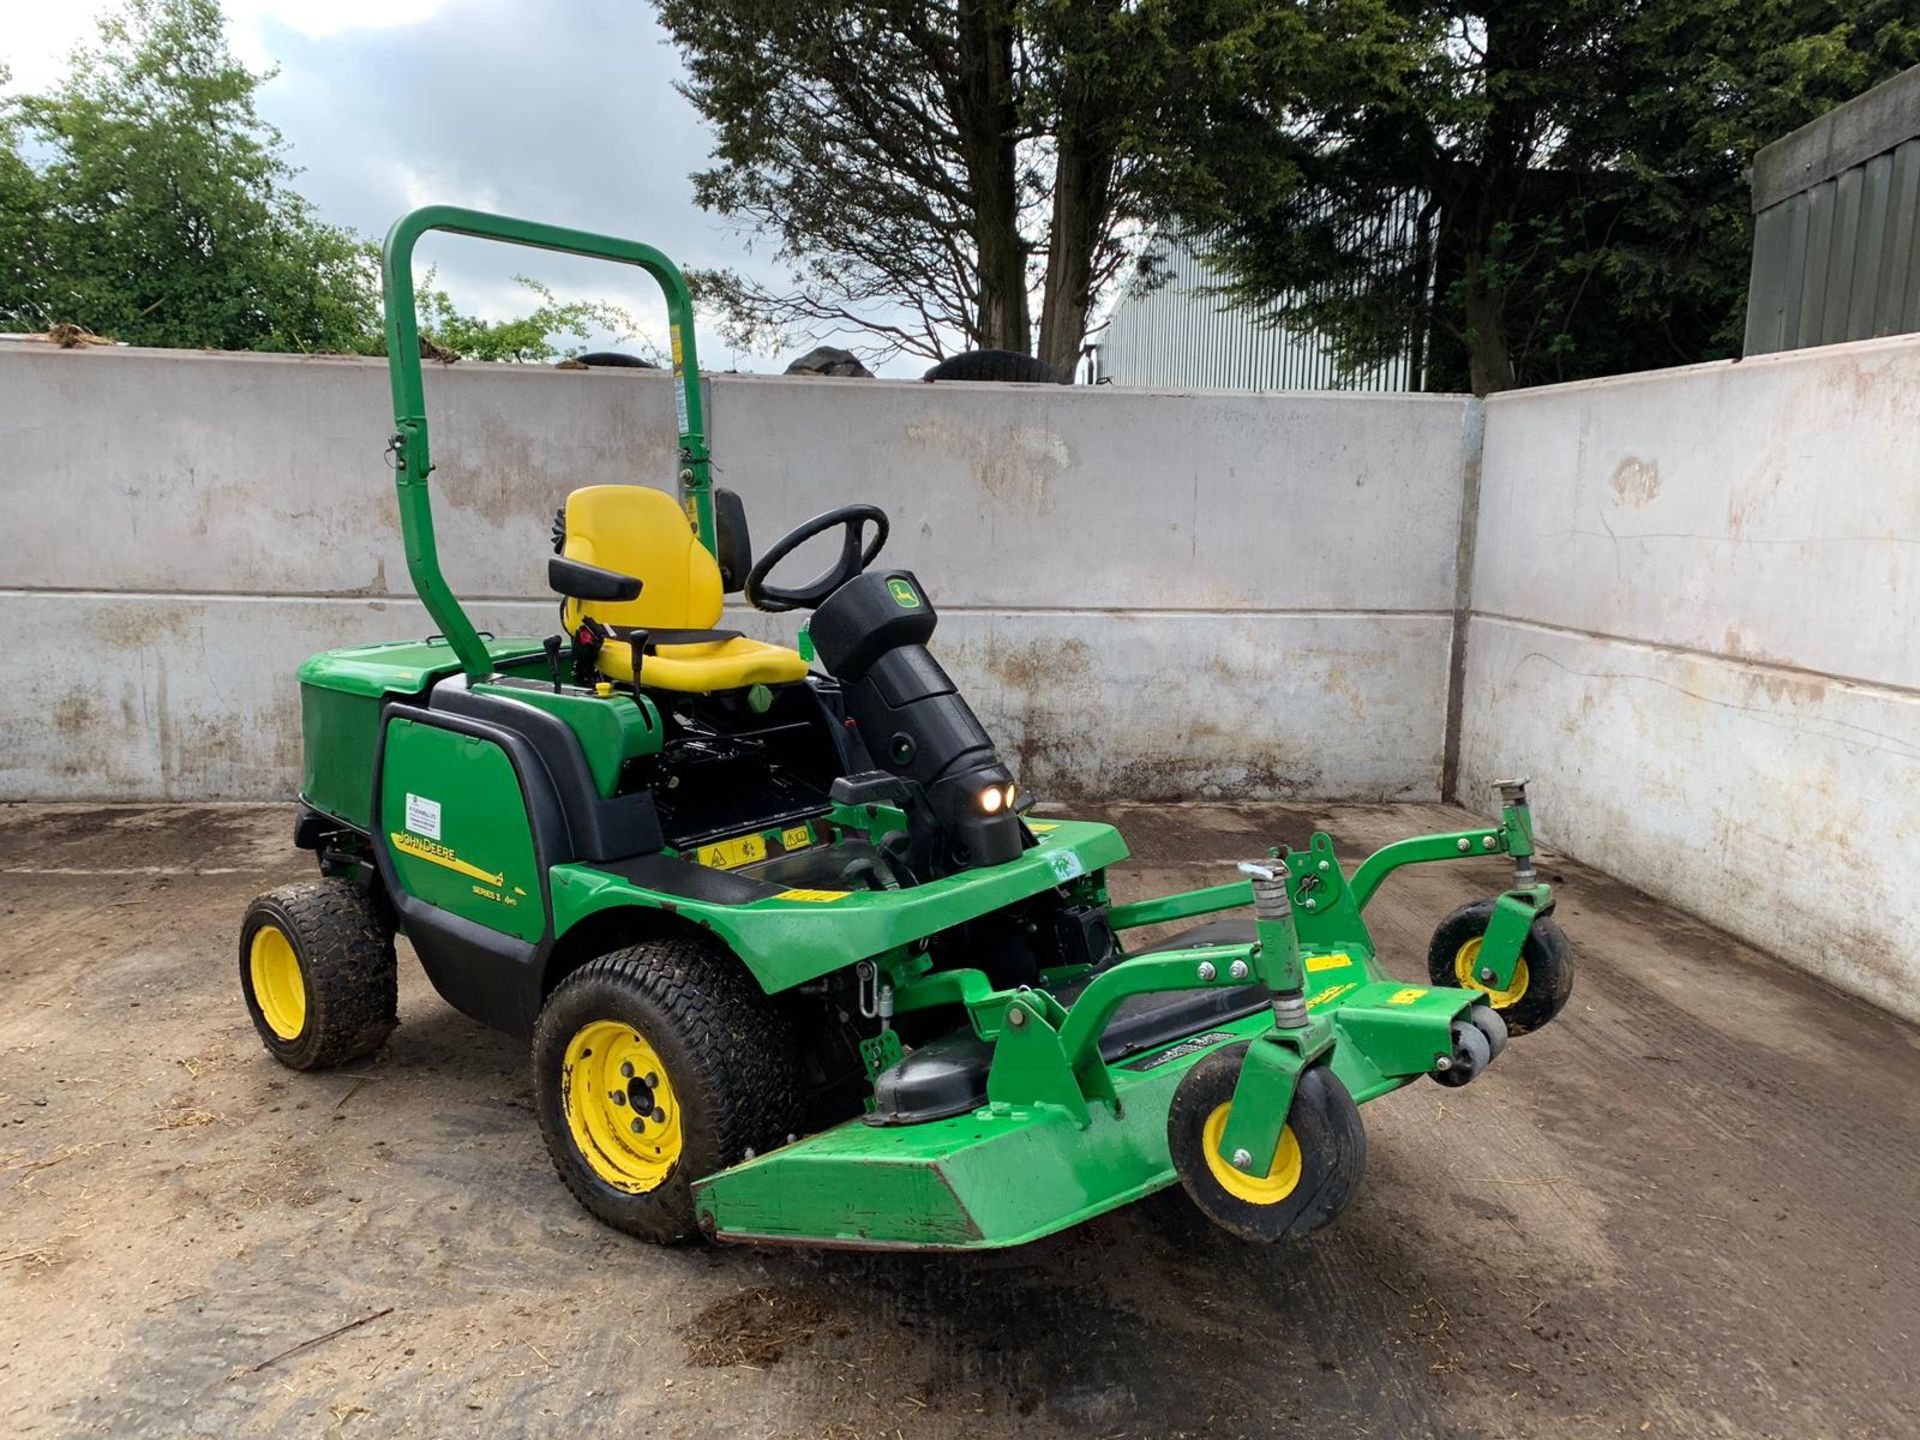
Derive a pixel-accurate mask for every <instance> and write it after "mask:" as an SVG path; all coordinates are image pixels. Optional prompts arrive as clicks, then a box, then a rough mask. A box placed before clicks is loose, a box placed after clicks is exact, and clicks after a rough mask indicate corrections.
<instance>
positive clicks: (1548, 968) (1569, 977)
mask: <svg viewBox="0 0 1920 1440" xmlns="http://www.w3.org/2000/svg"><path fill="white" fill-rule="evenodd" d="M1494 903H1495V902H1494V901H1492V900H1475V901H1473V902H1472V903H1471V904H1467V905H1462V906H1461V907H1460V908H1459V909H1458V910H1455V911H1454V912H1453V913H1452V914H1450V915H1448V916H1447V917H1446V919H1444V920H1442V921H1441V922H1440V923H1439V924H1438V925H1437V926H1435V927H1434V931H1433V939H1432V941H1431V942H1430V943H1429V944H1428V946H1427V978H1428V979H1429V980H1431V981H1432V982H1433V983H1434V984H1435V985H1436V986H1445V987H1448V988H1451V989H1456V990H1457V989H1460V988H1462V987H1461V985H1460V978H1459V976H1457V975H1455V974H1454V970H1453V962H1454V957H1455V956H1456V955H1458V954H1459V953H1460V947H1461V946H1462V945H1465V944H1466V943H1467V942H1468V941H1469V940H1472V939H1473V938H1475V937H1476V936H1479V935H1485V934H1486V933H1487V926H1488V924H1489V923H1490V922H1491V921H1492V919H1493V907H1494ZM1520 958H1521V959H1523V960H1525V961H1526V962H1527V993H1526V994H1524V995H1522V996H1521V997H1520V998H1519V999H1518V1000H1517V1001H1515V1002H1514V1003H1513V1004H1512V1005H1509V1006H1507V1007H1506V1008H1505V1009H1500V1008H1498V1007H1495V1013H1496V1014H1498V1015H1499V1017H1500V1018H1501V1019H1502V1020H1504V1021H1506V1022H1507V1033H1508V1034H1509V1035H1510V1036H1511V1035H1525V1034H1528V1033H1529V1032H1531V1031H1534V1030H1538V1029H1540V1028H1541V1027H1542V1026H1544V1025H1549V1024H1551V1023H1552V1022H1553V1019H1554V1017H1555V1016H1557V1015H1558V1014H1559V1013H1560V1012H1561V1011H1562V1010H1564V1009H1566V1008H1567V1001H1568V1000H1569V999H1570V998H1572V995H1573V946H1572V944H1571V943H1570V942H1569V941H1568V940H1567V932H1566V931H1564V930H1562V929H1561V928H1560V924H1559V922H1558V921H1556V920H1555V919H1554V918H1553V917H1552V916H1551V915H1542V916H1540V917H1539V918H1538V919H1536V920H1535V921H1534V922H1533V928H1532V929H1530V930H1529V931H1528V932H1527V938H1526V942H1525V943H1524V944H1523V945H1522V946H1521V947H1520Z"/></svg>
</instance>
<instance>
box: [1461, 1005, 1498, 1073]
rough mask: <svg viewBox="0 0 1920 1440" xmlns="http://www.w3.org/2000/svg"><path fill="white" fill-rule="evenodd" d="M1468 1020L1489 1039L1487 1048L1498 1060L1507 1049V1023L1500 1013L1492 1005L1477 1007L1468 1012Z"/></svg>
mask: <svg viewBox="0 0 1920 1440" xmlns="http://www.w3.org/2000/svg"><path fill="white" fill-rule="evenodd" d="M1467 1018H1468V1019H1469V1020H1471V1021H1472V1022H1473V1024H1474V1028H1475V1029H1477V1030H1478V1031H1479V1032H1480V1033H1481V1034H1482V1035H1484V1036H1486V1037H1487V1048H1488V1049H1489V1050H1491V1051H1492V1052H1493V1058H1494V1059H1495V1060H1498V1059H1499V1058H1500V1052H1501V1051H1502V1050H1504V1049H1506V1048H1507V1039H1508V1036H1507V1022H1506V1021H1504V1020H1502V1019H1501V1018H1500V1012H1499V1011H1498V1010H1496V1009H1494V1008H1493V1007H1492V1006H1491V1005H1476V1006H1474V1007H1473V1009H1471V1010H1469V1011H1468V1012H1467Z"/></svg>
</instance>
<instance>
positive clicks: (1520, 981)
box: [1443, 935, 1527, 1010]
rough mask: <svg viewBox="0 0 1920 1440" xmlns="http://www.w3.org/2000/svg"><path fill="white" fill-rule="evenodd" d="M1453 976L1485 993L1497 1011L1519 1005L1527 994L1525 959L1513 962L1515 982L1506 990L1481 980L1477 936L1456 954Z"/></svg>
mask: <svg viewBox="0 0 1920 1440" xmlns="http://www.w3.org/2000/svg"><path fill="white" fill-rule="evenodd" d="M1443 953H1444V952H1443ZM1453 976H1454V979H1456V980H1458V981H1459V982H1460V983H1461V985H1463V986H1464V987H1466V988H1467V989H1469V990H1479V991H1481V992H1483V993H1484V994H1485V995H1486V997H1487V999H1488V1000H1490V1001H1491V1002H1492V1003H1493V1008H1494V1009H1496V1010H1506V1009H1509V1008H1510V1007H1512V1006H1514V1005H1517V1004H1518V1003H1519V1002H1520V997H1521V996H1523V995H1525V994H1526V993H1527V962H1526V959H1525V957H1522V958H1521V959H1519V960H1516V961H1514V962H1513V980H1512V981H1511V983H1509V984H1508V986H1507V988H1506V989H1504V990H1496V989H1494V988H1493V987H1492V986H1491V985H1489V984H1487V982H1486V981H1484V980H1482V979H1481V978H1480V937H1479V936H1477V935H1476V936H1474V938H1473V939H1471V940H1469V941H1467V943H1466V944H1464V945H1462V946H1461V947H1460V948H1459V950H1458V951H1456V952H1455V953H1454V957H1453Z"/></svg>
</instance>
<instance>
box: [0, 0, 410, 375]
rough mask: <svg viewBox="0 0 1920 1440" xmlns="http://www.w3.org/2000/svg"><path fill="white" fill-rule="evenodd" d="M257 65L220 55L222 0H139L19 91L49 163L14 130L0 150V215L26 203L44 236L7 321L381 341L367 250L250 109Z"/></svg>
mask: <svg viewBox="0 0 1920 1440" xmlns="http://www.w3.org/2000/svg"><path fill="white" fill-rule="evenodd" d="M264 78H265V77H263V76H258V75H254V74H252V73H251V72H250V71H248V70H247V69H246V67H244V66H243V65H241V64H240V63H239V62H238V61H236V60H235V59H234V58H233V57H232V55H231V54H229V53H228V51H227V48H226V42H225V38H224V34H223V21H222V17H221V14H220V8H219V6H218V4H217V3H215V0H129V3H128V5H127V7H126V8H125V9H124V10H123V11H121V12H120V13H118V14H115V15H112V16H109V17H108V18H107V19H105V20H103V21H102V22H101V26H100V42H99V45H98V47H97V48H95V49H92V50H83V51H81V52H78V53H77V54H76V55H75V56H74V57H73V61H72V66H71V69H70V71H69V73H68V75H67V76H66V78H65V80H64V81H63V82H62V84H61V85H60V86H59V88H57V89H56V90H54V91H53V93H51V94H49V95H43V96H29V97H25V98H22V99H18V100H15V101H12V102H10V104H9V105H8V107H7V129H8V130H9V131H13V132H17V134H18V135H19V136H20V137H23V138H24V139H25V140H26V141H27V142H29V144H28V153H35V152H40V153H44V154H45V156H46V157H47V158H46V160H45V162H44V163H43V164H41V165H40V166H38V167H37V169H36V168H35V167H29V166H27V165H26V164H25V162H23V161H20V160H19V158H18V157H19V152H18V150H17V149H16V148H15V146H14V145H13V144H12V143H8V145H7V147H6V150H5V152H4V158H0V187H3V193H4V199H5V201H6V214H7V216H8V219H7V220H6V221H0V224H5V225H9V226H16V225H18V224H19V223H20V221H21V217H22V216H23V215H30V216H31V220H30V222H28V223H30V225H31V227H32V229H33V231H34V233H35V234H36V235H37V237H38V242H37V245H36V247H35V253H34V255H33V257H32V261H31V264H30V265H27V266H22V267H19V269H18V270H17V271H16V269H15V268H14V267H12V266H9V269H8V272H7V273H6V275H5V277H4V283H5V289H4V292H0V323H4V324H6V325H7V326H8V327H9V328H14V329H34V330H38V329H44V328H46V327H47V326H50V325H53V324H56V323H68V322H71V323H75V324H78V325H82V326H84V327H86V328H87V329H89V330H92V331H94V332H96V333H98V334H102V335H111V336H113V337H114V338H115V339H118V340H123V341H126V342H128V343H130V344H136V345H176V346H206V347H210V348H217V349H227V350H344V351H374V350H378V349H379V348H380V336H379V327H378V324H377V317H378V313H379V306H378V298H377V295H378V285H377V278H376V275H375V273H374V269H373V267H372V266H371V265H370V264H369V259H368V255H367V251H366V248H365V247H364V245H362V244H361V242H360V241H359V240H358V239H357V238H356V237H355V236H353V235H352V234H351V233H349V232H347V231H345V230H341V229H338V228H336V227H334V226H330V225H325V224H322V223H321V222H320V221H318V220H317V219H316V218H315V217H314V216H313V214H312V211H311V208H310V207H309V206H308V205H307V203H306V201H304V200H303V199H301V198H300V196H299V195H298V194H297V193H296V192H295V191H294V190H293V188H292V185H291V182H292V180H293V178H294V175H295V173H296V172H295V171H294V169H293V167H292V166H291V165H289V164H288V163H287V161H286V159H285V158H284V155H283V153H282V146H281V143H280V137H279V135H278V134H277V133H276V132H275V131H274V129H273V128H272V127H271V126H269V125H267V124H266V123H265V122H263V121H262V120H261V119H260V117H259V115H258V114H257V113H256V111H255V108H254V92H255V91H256V90H257V89H258V88H259V86H260V84H261V82H262V80H263V79H264ZM13 138H14V137H13V135H9V136H7V137H6V139H7V140H8V141H9V142H11V141H12V140H13ZM23 170H24V171H25V172H26V173H27V174H28V175H31V177H32V178H31V180H27V179H25V178H23V176H22V174H21V172H22V171H23Z"/></svg>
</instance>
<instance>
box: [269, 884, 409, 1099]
mask: <svg viewBox="0 0 1920 1440" xmlns="http://www.w3.org/2000/svg"><path fill="white" fill-rule="evenodd" d="M266 922H271V923H273V924H275V925H277V926H279V928H280V930H281V933H283V934H284V935H285V936H286V937H287V938H288V939H289V940H290V941H292V943H293V953H294V955H295V956H296V957H297V958H298V960H299V962H300V978H301V982H302V983H303V984H304V985H305V987H306V992H307V1016H306V1023H305V1024H304V1025H303V1026H302V1027H301V1030H300V1033H299V1034H298V1035H296V1036H294V1038H293V1039H291V1040H282V1039H281V1038H280V1037H279V1036H278V1035H276V1034H275V1033H274V1031H273V1027H272V1026H270V1025H268V1024H267V1020H266V1017H265V1016H264V1015H262V1014H261V1013H260V1002H259V1001H258V1000H257V999H256V998H255V997H254V993H253V966H252V963H251V962H252V957H251V955H250V953H249V952H250V951H251V949H252V946H253V936H254V933H255V932H256V931H257V930H258V929H259V928H260V926H261V924H263V923H266ZM399 992H400V985H399V978H398V970H397V966H396V963H395V960H394V954H393V933H392V931H390V930H389V929H388V928H387V927H386V925H384V924H383V923H382V921H381V917H380V913H379V911H378V909H377V908H376V907H375V905H374V903H373V901H372V899H371V898H369V897H368V895H367V894H366V893H365V892H364V891H363V890H361V888H360V887H359V886H358V885H357V884H355V883H354V882H353V881H352V880H346V879H341V878H338V877H327V878H324V879H320V880H303V881H300V882H299V883H298V884H294V885H282V886H281V887H280V888H279V889H278V890H269V891H268V892H267V893H266V894H264V895H260V896H257V897H255V899H254V900H253V902H252V903H251V904H250V905H248V906H247V912H246V916H245V918H243V919H242V921H241V923H240V993H241V994H242V995H243V996H244V997H245V999H246V1004H247V1013H248V1015H250V1016H251V1017H252V1019H253V1028H254V1029H255V1030H256V1031H258V1032H259V1035H260V1040H261V1043H262V1044H264V1045H265V1046H266V1047H267V1053H268V1054H269V1055H271V1056H273V1058H274V1059H276V1060H278V1061H279V1062H280V1063H281V1064H282V1065H285V1066H286V1067H288V1068H289V1069H291V1070H325V1069H329V1068H331V1067H333V1066H335V1065H344V1064H346V1063H347V1062H348V1061H349V1060H358V1059H359V1058H360V1057H361V1056H363V1055H370V1054H372V1053H373V1052H374V1051H375V1050H378V1049H379V1048H380V1047H381V1046H382V1045H384V1044H386V1042H387V1037H388V1036H389V1035H391V1034H393V1027H394V1026H395V1025H396V1024H398V1023H399V998H400V994H399Z"/></svg>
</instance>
